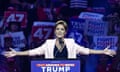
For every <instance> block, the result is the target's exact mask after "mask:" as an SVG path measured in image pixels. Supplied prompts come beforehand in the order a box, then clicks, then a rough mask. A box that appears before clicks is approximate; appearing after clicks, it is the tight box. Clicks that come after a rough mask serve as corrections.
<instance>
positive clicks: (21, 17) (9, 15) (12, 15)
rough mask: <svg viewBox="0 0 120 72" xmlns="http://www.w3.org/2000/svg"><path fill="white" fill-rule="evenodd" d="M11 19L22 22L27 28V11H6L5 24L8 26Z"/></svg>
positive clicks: (23, 26) (22, 25)
mask: <svg viewBox="0 0 120 72" xmlns="http://www.w3.org/2000/svg"><path fill="white" fill-rule="evenodd" d="M10 21H16V22H21V27H22V28H25V27H26V23H27V12H24V11H5V12H4V24H5V26H8V23H9V22H10Z"/></svg>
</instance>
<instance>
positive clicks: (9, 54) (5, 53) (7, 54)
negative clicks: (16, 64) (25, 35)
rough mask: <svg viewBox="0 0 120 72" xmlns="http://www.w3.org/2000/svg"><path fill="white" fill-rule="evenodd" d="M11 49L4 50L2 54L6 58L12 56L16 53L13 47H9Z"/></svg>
mask: <svg viewBox="0 0 120 72" xmlns="http://www.w3.org/2000/svg"><path fill="white" fill-rule="evenodd" d="M10 50H11V51H5V52H3V55H4V56H5V57H7V58H9V57H14V56H16V55H17V51H15V50H14V49H12V48H10Z"/></svg>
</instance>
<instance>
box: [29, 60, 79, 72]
mask: <svg viewBox="0 0 120 72" xmlns="http://www.w3.org/2000/svg"><path fill="white" fill-rule="evenodd" d="M31 72H80V61H79V60H39V61H31Z"/></svg>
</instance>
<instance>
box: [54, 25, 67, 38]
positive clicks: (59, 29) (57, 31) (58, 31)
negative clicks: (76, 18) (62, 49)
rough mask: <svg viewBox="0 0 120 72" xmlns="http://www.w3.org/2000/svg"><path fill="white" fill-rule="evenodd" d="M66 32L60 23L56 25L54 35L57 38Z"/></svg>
mask: <svg viewBox="0 0 120 72" xmlns="http://www.w3.org/2000/svg"><path fill="white" fill-rule="evenodd" d="M65 34H66V30H65V28H64V26H63V25H62V24H59V25H57V26H56V29H55V35H56V37H57V38H63V37H64V36H65Z"/></svg>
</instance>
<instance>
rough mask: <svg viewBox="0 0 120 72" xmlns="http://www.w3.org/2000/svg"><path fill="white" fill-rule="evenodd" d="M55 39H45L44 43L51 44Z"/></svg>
mask: <svg viewBox="0 0 120 72" xmlns="http://www.w3.org/2000/svg"><path fill="white" fill-rule="evenodd" d="M55 40H56V39H47V40H46V42H47V43H52V42H55Z"/></svg>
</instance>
